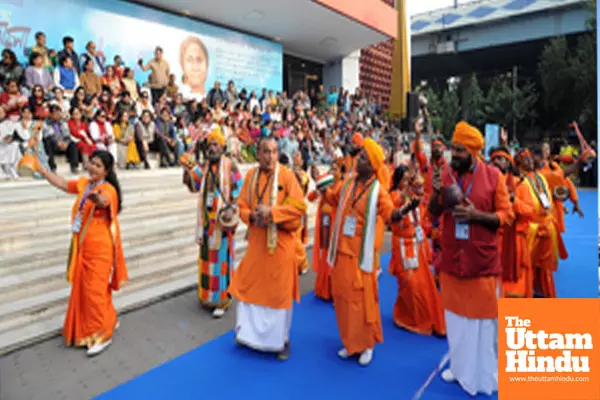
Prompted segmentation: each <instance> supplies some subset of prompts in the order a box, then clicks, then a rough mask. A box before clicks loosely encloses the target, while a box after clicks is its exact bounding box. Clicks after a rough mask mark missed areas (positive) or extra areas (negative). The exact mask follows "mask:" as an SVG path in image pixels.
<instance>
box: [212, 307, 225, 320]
mask: <svg viewBox="0 0 600 400" xmlns="http://www.w3.org/2000/svg"><path fill="white" fill-rule="evenodd" d="M223 315H225V309H223V308H215V309H214V310H213V313H212V316H213V318H221V317H222V316H223Z"/></svg>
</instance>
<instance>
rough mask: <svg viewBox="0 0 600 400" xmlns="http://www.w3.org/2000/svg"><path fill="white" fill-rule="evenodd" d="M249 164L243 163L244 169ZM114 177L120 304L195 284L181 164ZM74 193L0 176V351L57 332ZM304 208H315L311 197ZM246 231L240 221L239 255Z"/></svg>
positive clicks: (121, 307)
mask: <svg viewBox="0 0 600 400" xmlns="http://www.w3.org/2000/svg"><path fill="white" fill-rule="evenodd" d="M248 169H249V166H242V172H243V173H244V174H245V172H246V171H247V170H248ZM59 172H62V176H65V177H68V176H69V173H68V172H66V171H64V170H62V169H61V170H60V171H59ZM119 179H120V182H121V187H122V190H123V198H124V201H123V211H122V213H121V215H120V223H121V235H122V240H123V246H124V251H125V257H126V260H127V267H128V270H129V277H130V281H129V283H128V284H127V285H126V286H125V287H124V288H123V289H122V290H121V291H119V292H116V293H115V296H114V301H115V305H116V307H117V310H118V311H119V312H124V311H128V310H132V309H135V308H139V307H141V306H144V305H146V304H148V303H151V302H154V301H157V300H159V299H161V298H164V297H167V296H171V295H173V294H176V293H178V292H181V291H185V290H189V289H192V288H194V287H195V286H196V284H197V256H198V248H197V246H196V244H195V243H194V232H195V221H196V214H195V210H196V195H193V194H190V193H189V192H188V190H187V188H185V187H184V186H183V184H182V183H181V170H180V169H179V168H174V169H168V170H157V169H153V170H149V171H122V172H120V173H119ZM73 201H74V197H73V196H71V195H68V194H65V193H62V192H60V191H58V190H56V189H54V188H53V187H51V186H50V185H49V184H47V183H46V182H44V181H36V180H33V181H32V180H23V181H18V182H0V226H1V227H2V229H1V230H0V355H2V354H5V353H8V352H10V351H13V350H16V349H18V348H22V347H24V346H27V345H30V344H32V343H34V342H36V341H39V340H43V339H45V338H48V337H50V336H53V335H56V334H58V333H59V332H60V328H61V327H62V323H63V318H64V315H65V312H66V307H67V303H68V297H69V291H70V286H69V285H68V283H67V282H66V280H65V272H66V259H67V252H68V247H69V240H70V237H71V234H70V224H69V215H70V210H71V206H72V204H73ZM309 210H310V211H309V215H311V216H312V215H313V214H314V212H315V205H312V206H311V207H310V209H309ZM311 220H312V218H311ZM245 234H246V227H245V226H241V227H239V228H238V231H237V234H236V239H237V240H236V256H237V260H238V261H239V259H240V258H241V256H242V254H243V252H244V250H245V248H246V246H247V243H246V241H245V240H244V237H245ZM311 236H312V232H311Z"/></svg>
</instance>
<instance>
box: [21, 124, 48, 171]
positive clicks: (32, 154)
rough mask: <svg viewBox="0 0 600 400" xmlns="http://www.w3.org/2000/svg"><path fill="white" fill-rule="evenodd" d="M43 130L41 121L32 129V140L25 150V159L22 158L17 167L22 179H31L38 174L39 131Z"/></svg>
mask: <svg viewBox="0 0 600 400" xmlns="http://www.w3.org/2000/svg"><path fill="white" fill-rule="evenodd" d="M41 129H42V122H41V121H39V122H38V123H37V124H36V125H35V126H34V127H32V128H31V139H29V143H28V144H27V149H25V152H24V154H23V157H21V160H20V161H19V164H18V165H17V172H18V173H19V175H20V176H22V177H26V178H31V177H32V176H33V175H34V174H35V173H36V172H38V171H37V169H36V167H35V164H36V157H37V153H38V146H39V141H40V137H39V135H40V133H39V131H40V130H41Z"/></svg>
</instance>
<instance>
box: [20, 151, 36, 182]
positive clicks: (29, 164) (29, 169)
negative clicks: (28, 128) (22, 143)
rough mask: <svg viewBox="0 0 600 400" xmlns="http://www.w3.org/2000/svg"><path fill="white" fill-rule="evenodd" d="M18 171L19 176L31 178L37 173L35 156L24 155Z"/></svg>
mask: <svg viewBox="0 0 600 400" xmlns="http://www.w3.org/2000/svg"><path fill="white" fill-rule="evenodd" d="M17 171H18V173H19V176H22V177H25V178H31V177H32V176H33V175H34V174H35V173H36V172H37V170H36V168H35V156H34V155H33V154H25V155H23V157H22V158H21V161H19V165H18V166H17Z"/></svg>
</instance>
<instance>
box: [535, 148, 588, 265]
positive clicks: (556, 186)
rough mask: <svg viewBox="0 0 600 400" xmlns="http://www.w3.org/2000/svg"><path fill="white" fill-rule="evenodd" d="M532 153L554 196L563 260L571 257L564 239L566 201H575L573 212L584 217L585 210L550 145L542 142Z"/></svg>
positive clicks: (553, 209)
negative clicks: (551, 151)
mask: <svg viewBox="0 0 600 400" xmlns="http://www.w3.org/2000/svg"><path fill="white" fill-rule="evenodd" d="M535 150H536V151H534V152H533V153H532V157H533V161H534V164H535V166H536V169H537V170H538V172H539V173H540V174H541V175H542V176H543V177H544V178H545V179H546V181H547V182H548V186H549V191H550V193H551V194H552V198H553V201H552V202H553V207H552V211H553V213H554V218H555V224H556V229H557V231H558V247H559V249H558V250H559V255H560V258H561V259H562V260H566V259H567V258H568V257H569V254H568V252H567V249H566V247H565V245H564V242H563V240H562V236H561V235H562V234H563V233H565V232H566V227H565V205H564V202H565V201H566V200H567V199H569V200H571V202H572V203H573V213H577V214H579V215H580V216H581V217H583V211H582V210H581V206H580V205H579V197H578V196H577V189H576V188H575V185H573V182H572V181H571V180H570V179H569V178H568V177H567V176H566V175H565V172H564V171H563V169H562V168H561V167H560V165H559V164H558V163H556V162H554V161H552V159H551V155H550V145H549V144H548V143H544V144H542V146H541V148H540V147H538V148H537V149H535Z"/></svg>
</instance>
